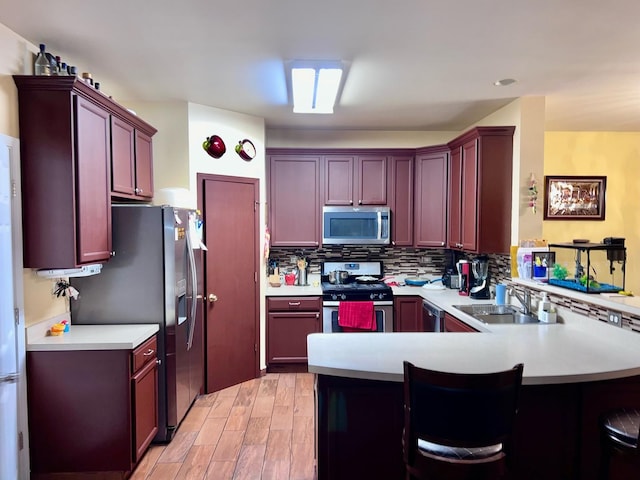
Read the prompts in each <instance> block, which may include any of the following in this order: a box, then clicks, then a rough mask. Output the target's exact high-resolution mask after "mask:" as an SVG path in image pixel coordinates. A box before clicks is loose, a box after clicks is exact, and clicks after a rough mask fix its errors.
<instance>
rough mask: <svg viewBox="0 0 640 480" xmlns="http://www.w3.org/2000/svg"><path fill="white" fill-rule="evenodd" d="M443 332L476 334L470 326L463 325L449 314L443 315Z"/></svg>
mask: <svg viewBox="0 0 640 480" xmlns="http://www.w3.org/2000/svg"><path fill="white" fill-rule="evenodd" d="M444 331H445V332H477V331H478V330H476V329H475V328H473V327H472V326H471V325H469V324H467V323H464V322H463V321H462V320H459V319H457V318H456V317H454V316H453V315H450V314H449V313H445V314H444Z"/></svg>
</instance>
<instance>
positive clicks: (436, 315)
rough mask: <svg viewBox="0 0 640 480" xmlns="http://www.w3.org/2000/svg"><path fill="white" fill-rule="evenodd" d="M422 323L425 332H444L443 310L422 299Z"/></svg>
mask: <svg viewBox="0 0 640 480" xmlns="http://www.w3.org/2000/svg"><path fill="white" fill-rule="evenodd" d="M422 321H423V324H424V331H425V332H442V331H444V310H442V309H441V308H440V307H437V306H435V305H434V304H433V303H431V302H429V301H427V300H425V299H422Z"/></svg>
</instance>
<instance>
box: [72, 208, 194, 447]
mask: <svg viewBox="0 0 640 480" xmlns="http://www.w3.org/2000/svg"><path fill="white" fill-rule="evenodd" d="M111 212H112V213H111V223H112V231H113V233H112V235H113V250H114V251H115V256H114V257H113V258H112V259H111V260H109V262H107V263H106V264H105V265H104V267H103V268H102V272H101V273H100V274H98V275H94V276H91V277H78V278H72V279H70V283H71V284H72V285H73V286H74V287H75V288H76V289H77V290H78V291H79V292H80V296H79V298H78V300H75V301H72V302H71V323H72V324H98V325H103V324H128V323H129V324H136V323H157V324H158V326H159V332H158V360H159V365H158V434H157V435H156V437H155V439H154V441H156V442H167V441H170V440H171V439H172V438H173V435H174V433H175V431H176V429H177V428H178V425H180V422H181V421H182V419H183V418H184V416H185V415H186V413H187V411H188V410H189V408H190V407H191V404H192V403H193V401H194V400H195V398H196V396H197V395H198V394H199V393H200V391H201V390H202V388H203V384H204V326H203V320H204V319H203V316H204V305H203V296H202V292H203V281H202V250H201V249H200V243H199V240H198V239H197V238H195V237H196V236H199V235H198V232H197V231H196V232H195V233H194V222H196V223H197V222H199V221H200V219H199V218H197V216H196V212H195V211H193V210H187V209H182V208H174V207H170V206H150V205H114V206H113V207H112V209H111ZM196 242H197V243H196Z"/></svg>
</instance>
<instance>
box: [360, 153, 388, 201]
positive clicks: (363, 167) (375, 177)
mask: <svg viewBox="0 0 640 480" xmlns="http://www.w3.org/2000/svg"><path fill="white" fill-rule="evenodd" d="M353 200H354V203H357V204H358V205H386V204H387V157H386V156H380V155H361V156H359V157H358V161H357V170H356V188H355V197H354V199H353Z"/></svg>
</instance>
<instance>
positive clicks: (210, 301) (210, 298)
mask: <svg viewBox="0 0 640 480" xmlns="http://www.w3.org/2000/svg"><path fill="white" fill-rule="evenodd" d="M217 301H218V296H217V295H214V294H213V293H210V294H209V303H213V302H217Z"/></svg>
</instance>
